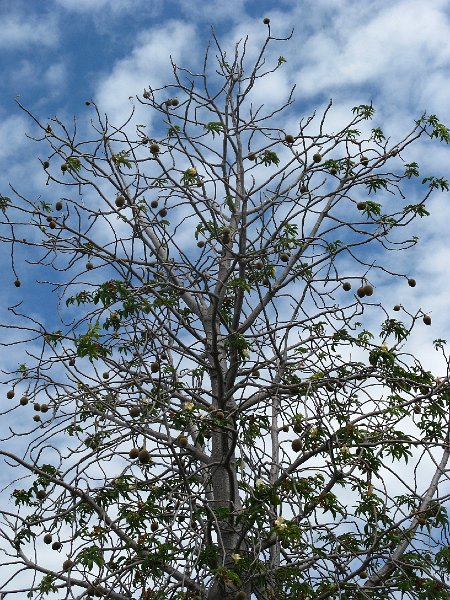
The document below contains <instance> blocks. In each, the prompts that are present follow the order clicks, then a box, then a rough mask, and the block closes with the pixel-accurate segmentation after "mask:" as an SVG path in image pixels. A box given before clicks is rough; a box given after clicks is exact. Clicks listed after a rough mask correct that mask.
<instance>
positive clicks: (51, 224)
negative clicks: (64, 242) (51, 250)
mask: <svg viewBox="0 0 450 600" xmlns="http://www.w3.org/2000/svg"><path fill="white" fill-rule="evenodd" d="M48 226H49V227H50V229H56V223H55V221H50V223H49V224H48Z"/></svg>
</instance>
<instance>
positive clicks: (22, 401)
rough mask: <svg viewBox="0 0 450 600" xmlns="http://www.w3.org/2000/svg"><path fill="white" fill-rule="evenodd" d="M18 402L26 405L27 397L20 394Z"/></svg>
mask: <svg viewBox="0 0 450 600" xmlns="http://www.w3.org/2000/svg"><path fill="white" fill-rule="evenodd" d="M19 402H20V404H21V405H22V406H26V405H27V404H28V398H27V397H26V396H22V398H21V399H20V400H19Z"/></svg>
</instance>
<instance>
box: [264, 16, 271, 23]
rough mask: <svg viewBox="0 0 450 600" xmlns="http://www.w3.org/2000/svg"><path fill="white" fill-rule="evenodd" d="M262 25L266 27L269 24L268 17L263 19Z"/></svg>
mask: <svg viewBox="0 0 450 600" xmlns="http://www.w3.org/2000/svg"><path fill="white" fill-rule="evenodd" d="M263 23H264V25H268V24H269V23H270V19H269V17H264V19H263Z"/></svg>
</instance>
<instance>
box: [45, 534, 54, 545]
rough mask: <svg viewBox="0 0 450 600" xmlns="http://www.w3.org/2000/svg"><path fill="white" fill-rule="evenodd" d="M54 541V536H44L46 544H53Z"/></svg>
mask: <svg viewBox="0 0 450 600" xmlns="http://www.w3.org/2000/svg"><path fill="white" fill-rule="evenodd" d="M52 539H53V537H52V534H51V533H46V534H45V535H44V538H43V540H44V544H51V543H52Z"/></svg>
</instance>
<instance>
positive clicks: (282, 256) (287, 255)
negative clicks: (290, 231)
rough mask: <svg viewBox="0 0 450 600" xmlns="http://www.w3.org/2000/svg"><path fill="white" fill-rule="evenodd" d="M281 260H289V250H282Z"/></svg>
mask: <svg viewBox="0 0 450 600" xmlns="http://www.w3.org/2000/svg"><path fill="white" fill-rule="evenodd" d="M280 260H281V261H282V262H288V261H289V254H287V252H282V253H281V254H280Z"/></svg>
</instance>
